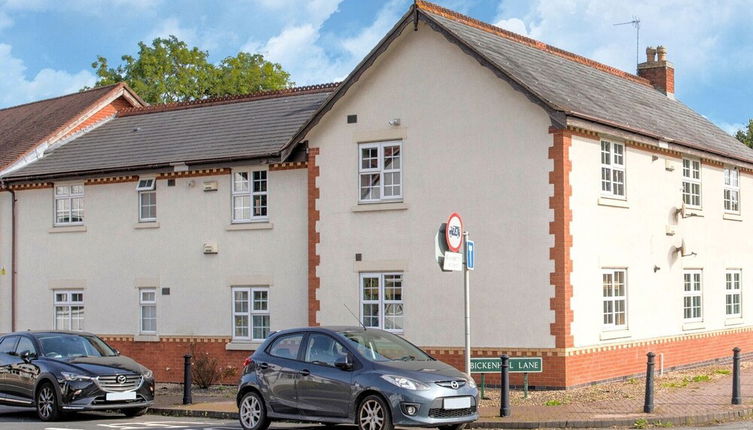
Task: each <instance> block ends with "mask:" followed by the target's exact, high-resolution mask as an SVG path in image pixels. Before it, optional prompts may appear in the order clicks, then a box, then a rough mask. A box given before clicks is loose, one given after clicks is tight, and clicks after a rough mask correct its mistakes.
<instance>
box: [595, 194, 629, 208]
mask: <svg viewBox="0 0 753 430" xmlns="http://www.w3.org/2000/svg"><path fill="white" fill-rule="evenodd" d="M597 204H598V205H599V206H610V207H613V208H624V209H628V208H630V205H629V204H628V202H627V200H622V199H615V198H610V197H599V200H598V201H597Z"/></svg>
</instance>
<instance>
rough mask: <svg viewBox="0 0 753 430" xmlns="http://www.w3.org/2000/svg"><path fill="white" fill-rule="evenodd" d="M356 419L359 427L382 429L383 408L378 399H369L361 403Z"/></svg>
mask: <svg viewBox="0 0 753 430" xmlns="http://www.w3.org/2000/svg"><path fill="white" fill-rule="evenodd" d="M358 420H359V424H360V428H361V429H364V430H366V429H368V430H382V428H383V427H384V408H382V405H381V404H380V403H379V402H378V401H376V400H374V399H369V400H367V401H365V402H364V403H363V404H362V405H361V413H360V414H359V417H358Z"/></svg>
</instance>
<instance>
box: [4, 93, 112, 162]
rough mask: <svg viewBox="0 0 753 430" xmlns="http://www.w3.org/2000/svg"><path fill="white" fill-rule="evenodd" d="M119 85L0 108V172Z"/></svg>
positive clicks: (78, 116)
mask: <svg viewBox="0 0 753 430" xmlns="http://www.w3.org/2000/svg"><path fill="white" fill-rule="evenodd" d="M121 86H123V84H114V85H108V86H105V87H99V88H94V89H91V90H88V91H82V92H79V93H75V94H68V95H65V96H61V97H55V98H51V99H47V100H40V101H37V102H33V103H27V104H23V105H19V106H13V107H9V108H5V109H0V170H2V168H3V167H5V166H7V165H9V164H11V163H13V162H14V161H16V160H17V159H18V158H20V157H21V156H22V155H23V154H25V153H26V152H28V151H30V150H31V149H33V148H34V147H36V146H37V145H38V144H40V143H42V142H44V141H45V140H47V139H48V138H50V137H52V136H54V135H55V134H56V133H57V132H58V131H60V130H63V129H64V128H65V127H66V125H68V124H69V123H71V122H72V121H75V120H77V119H78V118H80V116H81V115H82V114H84V113H86V111H87V110H89V109H91V108H92V107H93V106H94V105H95V104H96V103H97V102H99V101H100V100H103V99H105V98H106V97H107V96H108V95H109V94H110V93H111V92H112V91H113V90H115V89H116V88H118V87H121Z"/></svg>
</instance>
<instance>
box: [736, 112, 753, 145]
mask: <svg viewBox="0 0 753 430" xmlns="http://www.w3.org/2000/svg"><path fill="white" fill-rule="evenodd" d="M735 137H736V138H737V140H739V141H740V142H742V143H744V144H746V145H748V146H750V147H751V148H753V119H751V120H749V121H748V126H747V127H745V128H744V129H743V130H737V133H735Z"/></svg>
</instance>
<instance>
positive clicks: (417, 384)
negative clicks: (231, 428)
mask: <svg viewBox="0 0 753 430" xmlns="http://www.w3.org/2000/svg"><path fill="white" fill-rule="evenodd" d="M237 402H238V408H239V409H240V422H241V425H242V426H243V428H244V429H246V430H264V429H266V428H267V427H268V426H269V423H270V421H271V420H296V421H313V422H321V423H343V424H353V423H356V424H357V425H358V427H359V428H360V429H361V430H391V429H392V428H393V426H395V425H399V426H418V427H439V428H440V429H442V430H459V429H462V428H463V427H464V426H465V424H467V423H469V422H472V421H475V420H476V419H478V412H477V405H478V390H477V389H476V384H475V383H474V382H473V379H470V378H468V376H466V375H465V374H464V373H461V372H459V371H458V370H457V369H455V368H454V367H452V366H450V365H447V364H445V363H442V362H441V361H437V360H435V359H433V358H432V357H430V356H429V355H428V354H426V353H425V352H423V351H422V350H421V349H419V348H418V347H416V346H414V345H413V344H411V343H410V342H408V341H406V340H405V339H403V338H401V337H399V336H396V335H394V334H392V333H388V332H386V331H382V330H376V329H363V328H360V327H315V328H300V329H292V330H285V331H281V332H277V333H274V334H273V335H271V336H269V337H268V338H267V340H266V341H265V342H264V344H262V345H261V347H259V349H258V350H257V351H256V352H255V353H254V354H253V355H252V356H251V357H249V358H247V359H246V363H245V366H244V369H243V376H242V377H241V383H240V386H239V389H238V397H237Z"/></svg>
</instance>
